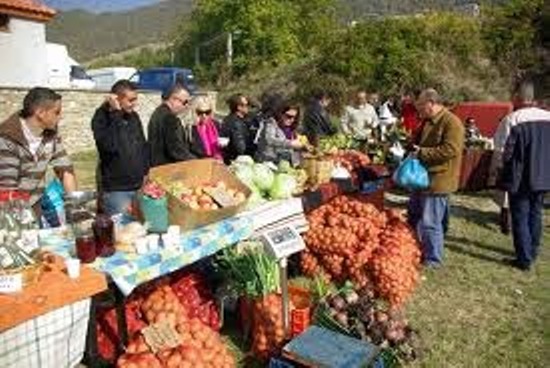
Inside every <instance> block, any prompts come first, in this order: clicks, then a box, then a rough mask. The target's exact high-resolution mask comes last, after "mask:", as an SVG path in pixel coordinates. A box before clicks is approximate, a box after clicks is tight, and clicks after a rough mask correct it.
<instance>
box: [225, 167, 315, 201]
mask: <svg viewBox="0 0 550 368" xmlns="http://www.w3.org/2000/svg"><path fill="white" fill-rule="evenodd" d="M230 170H231V171H232V172H233V173H234V174H235V175H236V176H237V177H238V178H239V179H240V180H241V181H242V182H243V183H244V184H246V185H247V186H248V187H249V188H250V190H252V197H251V198H250V200H249V202H252V203H261V202H262V200H266V199H267V200H269V199H286V198H290V197H292V196H293V195H298V194H301V193H302V192H303V191H304V186H305V183H306V181H307V175H306V173H305V171H304V170H302V169H295V168H293V167H292V166H291V165H290V163H289V162H288V161H281V162H280V163H279V165H275V164H272V163H255V162H254V160H253V159H252V158H251V157H249V156H239V157H237V159H236V160H235V161H233V162H232V163H231V166H230Z"/></svg>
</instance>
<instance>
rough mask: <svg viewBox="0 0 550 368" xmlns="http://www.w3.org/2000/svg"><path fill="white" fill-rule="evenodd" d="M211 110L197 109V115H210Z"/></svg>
mask: <svg viewBox="0 0 550 368" xmlns="http://www.w3.org/2000/svg"><path fill="white" fill-rule="evenodd" d="M211 112H212V110H204V111H199V110H197V115H199V116H202V115H210V113H211Z"/></svg>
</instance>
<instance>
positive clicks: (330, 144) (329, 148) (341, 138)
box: [317, 134, 360, 154]
mask: <svg viewBox="0 0 550 368" xmlns="http://www.w3.org/2000/svg"><path fill="white" fill-rule="evenodd" d="M359 146H360V142H358V141H357V140H355V139H353V137H351V136H348V135H345V134H336V135H333V136H329V137H323V138H320V139H319V144H318V147H317V148H318V150H319V151H321V152H322V153H329V154H334V153H336V152H337V151H339V150H347V149H358V148H359Z"/></svg>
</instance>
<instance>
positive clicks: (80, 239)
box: [75, 231, 97, 263]
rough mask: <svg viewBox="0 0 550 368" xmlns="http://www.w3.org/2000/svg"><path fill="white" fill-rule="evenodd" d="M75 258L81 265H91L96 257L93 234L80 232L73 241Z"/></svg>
mask: <svg viewBox="0 0 550 368" xmlns="http://www.w3.org/2000/svg"><path fill="white" fill-rule="evenodd" d="M75 248H76V256H77V258H78V259H80V261H81V262H82V263H93V262H94V261H95V259H96V257H97V255H96V243H95V237H94V234H93V233H92V232H91V231H88V232H81V233H79V234H78V235H77V236H76V240H75Z"/></svg>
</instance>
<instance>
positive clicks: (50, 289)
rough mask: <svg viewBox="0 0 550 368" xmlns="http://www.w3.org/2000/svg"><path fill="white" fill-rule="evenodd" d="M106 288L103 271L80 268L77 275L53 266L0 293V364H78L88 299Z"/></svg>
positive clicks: (33, 367)
mask: <svg viewBox="0 0 550 368" xmlns="http://www.w3.org/2000/svg"><path fill="white" fill-rule="evenodd" d="M106 288H107V283H106V280H105V276H104V275H103V274H102V273H100V272H97V271H94V270H93V269H91V268H88V267H82V269H81V274H80V277H79V278H78V279H70V278H69V277H68V276H67V275H66V274H65V273H64V272H62V271H61V270H59V269H58V270H55V269H54V270H51V271H46V272H44V273H43V274H42V275H41V276H40V278H39V280H38V281H37V282H35V283H33V284H30V285H28V286H26V287H25V288H24V289H23V291H22V292H19V293H14V294H0V366H1V367H3V368H7V367H13V368H26V367H29V368H45V367H47V368H50V367H51V368H58V367H72V366H74V365H75V364H77V363H78V362H80V361H81V360H82V357H83V355H84V352H85V345H86V334H87V331H88V319H89V315H90V297H93V296H94V295H97V294H99V293H101V292H103V291H104V290H105V289H106Z"/></svg>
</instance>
